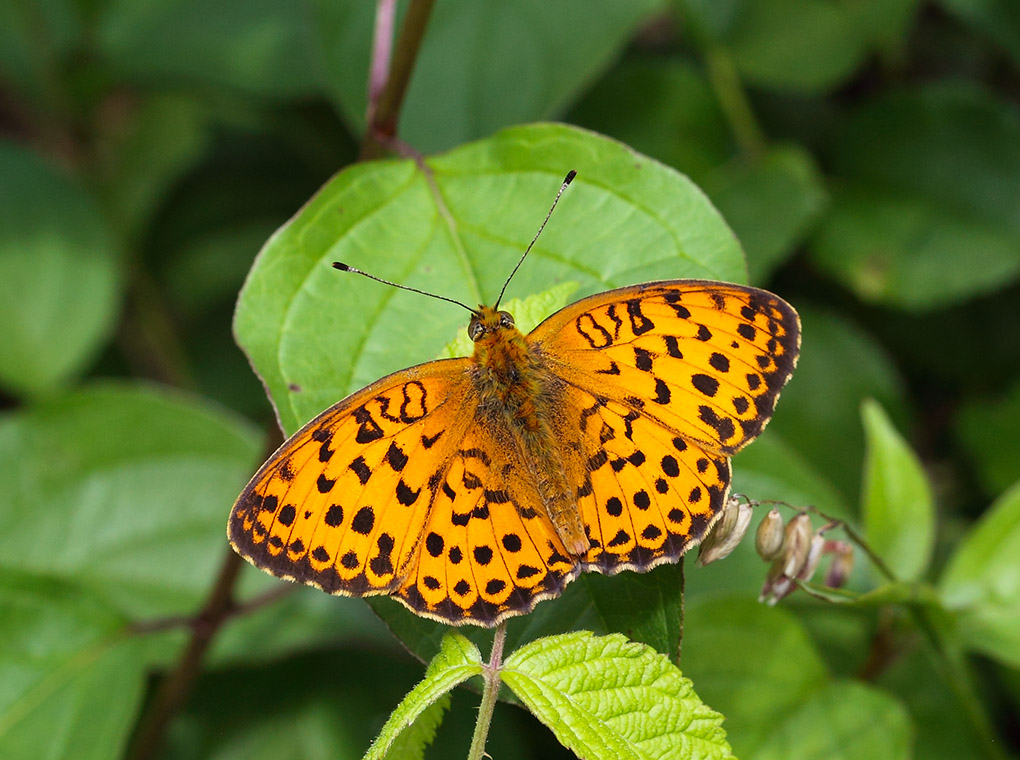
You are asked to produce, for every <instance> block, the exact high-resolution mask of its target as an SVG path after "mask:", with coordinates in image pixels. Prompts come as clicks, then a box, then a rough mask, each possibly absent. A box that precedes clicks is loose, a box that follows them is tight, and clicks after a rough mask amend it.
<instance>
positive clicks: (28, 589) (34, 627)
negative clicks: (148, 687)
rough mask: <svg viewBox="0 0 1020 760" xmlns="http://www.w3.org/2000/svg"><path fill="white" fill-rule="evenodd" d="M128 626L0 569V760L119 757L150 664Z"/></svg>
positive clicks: (56, 587) (55, 586)
mask: <svg viewBox="0 0 1020 760" xmlns="http://www.w3.org/2000/svg"><path fill="white" fill-rule="evenodd" d="M125 624H126V621H125V620H124V618H123V617H122V616H121V615H120V614H119V613H118V612H116V611H115V610H114V609H113V608H111V607H110V605H108V604H107V603H105V602H104V601H103V600H102V599H101V598H99V597H98V596H97V595H95V594H92V593H88V592H85V591H84V590H83V589H81V588H78V587H76V586H74V585H71V584H65V583H63V582H59V581H55V580H51V579H42V578H33V577H31V576H28V575H24V574H21V573H12V572H10V571H9V570H2V569H0V683H2V684H3V687H2V689H0V757H3V758H5V760H21V759H22V758H24V760H30V759H31V760H36V759H37V758H53V759H54V760H56V759H57V758H64V757H74V758H82V760H91V759H93V758H94V759H95V760H105V759H106V758H110V757H120V756H121V754H122V752H123V750H124V747H125V744H126V742H127V738H128V736H129V733H130V730H131V727H132V725H133V724H134V720H135V717H136V713H137V711H138V709H139V706H140V704H141V700H142V696H143V693H144V685H145V675H146V674H145V670H146V665H147V658H146V654H145V647H144V645H143V642H142V640H141V639H139V638H133V637H129V636H127V635H126V634H125V630H124V628H125Z"/></svg>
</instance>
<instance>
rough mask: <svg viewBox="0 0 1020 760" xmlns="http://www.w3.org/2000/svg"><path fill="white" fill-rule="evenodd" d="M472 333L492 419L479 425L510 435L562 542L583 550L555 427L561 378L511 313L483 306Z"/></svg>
mask: <svg viewBox="0 0 1020 760" xmlns="http://www.w3.org/2000/svg"><path fill="white" fill-rule="evenodd" d="M468 334H469V335H470V336H471V338H472V340H474V344H475V350H474V356H473V357H472V381H473V383H474V386H475V390H476V392H477V393H478V400H479V403H478V407H477V409H478V411H477V413H478V415H479V416H480V417H483V418H488V419H479V420H478V422H479V424H483V425H485V424H488V425H491V426H493V427H495V428H496V429H502V430H505V431H507V432H509V433H510V435H511V437H512V438H513V441H512V444H511V445H513V446H514V447H515V448H516V449H517V451H518V452H519V454H520V460H521V461H522V462H523V463H524V466H525V467H526V468H527V470H528V475H529V476H530V477H529V480H530V481H531V482H532V483H534V486H535V489H536V491H537V492H538V495H539V497H540V500H541V502H542V504H543V506H544V507H545V510H546V512H547V513H548V515H549V518H550V520H551V521H552V523H553V526H554V527H555V528H556V532H557V534H558V535H559V537H560V539H561V540H562V541H563V545H564V546H565V547H566V548H567V551H569V552H570V553H571V554H575V555H580V554H583V553H584V552H586V551H587V550H588V548H589V546H590V543H589V541H588V538H587V536H586V535H585V533H584V527H583V525H582V524H581V520H580V518H579V516H578V511H577V503H576V502H577V500H576V498H575V494H574V490H575V489H574V488H573V487H572V486H571V485H570V482H569V480H568V478H567V475H566V466H565V463H564V458H563V452H562V450H561V449H560V445H559V442H558V440H557V438H556V436H555V435H554V433H553V425H552V421H553V416H554V415H556V414H557V406H558V403H559V399H558V393H557V390H558V389H559V388H560V387H561V386H562V381H561V380H559V378H557V377H555V376H554V375H553V374H552V373H551V372H549V370H548V368H547V366H546V363H545V362H544V361H543V360H542V355H541V351H540V349H539V347H538V346H537V345H536V344H534V343H531V342H529V341H528V340H527V338H525V336H524V335H522V334H521V332H520V330H518V329H517V327H516V326H515V325H514V321H513V317H512V316H511V315H510V314H509V313H508V312H505V311H496V310H495V309H493V308H491V307H487V306H479V307H478V316H477V317H475V318H474V319H472V320H471V324H470V325H469V326H468ZM493 418H497V419H495V420H494V419H493ZM494 422H495V423H496V424H495V425H493V423H494ZM522 474H523V473H522Z"/></svg>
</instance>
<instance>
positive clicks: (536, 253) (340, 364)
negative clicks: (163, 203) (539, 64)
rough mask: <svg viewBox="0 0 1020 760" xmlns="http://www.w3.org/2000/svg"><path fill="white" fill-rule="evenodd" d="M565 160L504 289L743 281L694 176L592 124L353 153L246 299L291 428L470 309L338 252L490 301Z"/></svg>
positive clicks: (240, 327)
mask: <svg viewBox="0 0 1020 760" xmlns="http://www.w3.org/2000/svg"><path fill="white" fill-rule="evenodd" d="M570 169H576V170H577V172H578V176H577V179H575V180H574V182H573V184H572V185H571V186H570V187H569V188H568V189H567V192H566V193H564V195H563V198H562V200H561V202H560V205H559V207H558V208H557V210H556V213H555V214H553V217H552V219H551V220H550V221H549V224H548V226H547V227H546V229H545V231H544V232H543V233H542V236H541V237H540V238H539V239H538V242H537V243H536V244H535V247H534V249H533V250H532V252H531V254H530V255H529V257H528V259H527V260H526V261H525V262H524V264H523V265H522V266H521V268H520V270H519V271H518V273H517V275H516V276H515V278H514V280H513V281H512V282H511V283H510V287H509V289H508V295H511V296H512V295H520V294H528V293H533V292H536V291H539V290H546V289H548V288H549V287H550V285H552V284H555V283H559V282H564V281H573V282H578V283H580V289H579V295H587V294H589V293H593V292H597V291H600V290H606V289H608V288H613V287H619V286H623V285H629V284H632V283H635V282H642V281H645V280H653V279H663V278H677V277H704V278H710V279H722V280H731V281H734V280H735V281H742V280H744V279H745V277H746V274H745V270H744V263H743V258H742V254H741V251H740V247H739V244H738V243H737V241H736V239H735V238H734V237H733V233H732V232H731V231H730V230H729V229H728V228H727V227H726V224H725V223H724V222H723V220H722V218H721V217H720V216H719V214H718V213H717V212H716V211H715V209H714V208H713V207H712V206H711V204H710V203H709V202H708V200H707V199H706V198H705V196H704V194H702V192H701V191H700V190H698V189H697V187H695V186H694V185H693V184H692V183H691V182H690V181H689V180H688V179H687V178H686V177H684V176H683V175H681V174H679V173H677V172H675V171H673V170H672V169H669V168H667V167H665V166H663V165H661V164H659V163H657V162H655V161H652V160H651V159H648V158H646V157H644V156H641V155H639V154H637V153H634V152H633V151H632V150H630V149H629V148H627V147H626V146H624V145H621V144H620V143H617V142H614V141H612V140H609V139H607V138H604V137H600V136H598V135H595V134H592V133H590V132H585V131H583V130H579V129H575V128H571V127H567V126H563V125H556V124H538V125H530V126H524V127H517V128H514V129H508V130H505V131H503V132H500V133H499V134H497V135H495V136H494V137H492V138H489V139H487V140H482V141H479V142H476V143H471V144H469V145H464V146H462V147H460V148H457V149H456V150H453V151H451V152H449V153H446V154H443V155H440V156H436V157H434V158H429V159H426V160H425V162H424V163H423V164H418V163H415V161H413V160H410V159H407V160H389V161H379V162H373V163H366V164H359V165H356V166H353V167H351V168H349V169H346V170H344V171H342V172H341V173H340V174H338V175H337V176H336V177H334V178H333V179H332V180H331V181H330V182H329V183H328V184H327V185H326V186H325V187H323V188H322V190H321V191H320V192H319V193H318V194H317V195H316V196H315V197H314V198H313V199H312V200H311V201H309V203H308V204H307V205H306V206H305V207H304V208H303V209H302V210H301V211H300V212H299V213H298V214H297V215H296V216H295V217H294V218H293V219H292V220H291V221H290V222H289V223H288V224H286V225H285V226H284V227H282V228H281V229H280V230H278V231H277V232H276V234H274V235H273V237H272V238H270V240H269V242H268V243H266V246H265V247H264V248H263V250H262V252H261V253H260V254H259V257H258V260H257V261H256V264H255V266H254V268H253V269H252V271H251V274H250V275H249V277H248V281H247V282H246V284H245V287H244V289H243V291H242V293H241V297H240V300H239V302H238V307H237V313H236V317H235V322H234V329H235V333H236V335H237V338H238V342H239V343H240V344H241V345H242V347H243V348H244V349H245V351H246V353H247V354H248V356H249V358H250V359H251V362H252V365H253V366H254V367H255V369H256V371H257V372H258V373H259V375H260V376H261V378H262V380H263V382H264V383H265V385H266V387H267V389H268V391H269V394H270V396H271V398H272V400H273V402H274V404H275V406H276V409H277V413H278V416H279V419H280V422H281V424H282V426H283V428H284V430H286V431H288V432H293V431H294V430H296V429H297V428H298V427H300V425H301V424H303V423H304V422H305V421H307V420H308V419H310V418H311V417H312V416H313V415H315V414H316V413H318V412H320V411H321V410H322V409H324V408H325V407H327V406H329V405H330V404H332V403H335V402H336V401H338V400H339V399H341V398H343V397H344V396H345V395H347V394H348V393H350V392H351V391H354V390H356V389H358V388H359V387H362V386H364V385H367V384H368V383H370V382H372V381H374V380H376V379H378V378H379V377H380V376H382V375H385V374H386V373H388V372H393V371H395V370H398V369H401V368H403V367H406V366H409V365H411V364H414V363H416V362H422V361H426V360H428V359H431V358H432V357H434V356H436V355H437V353H438V352H439V351H440V350H441V348H442V346H443V345H445V344H446V343H447V342H448V341H449V340H450V338H451V337H453V336H454V335H456V334H457V333H458V332H459V331H461V330H462V329H463V326H464V325H465V324H466V322H467V319H466V315H465V314H464V313H463V311H461V310H458V309H457V308H456V307H455V306H452V305H449V304H442V303H437V302H433V301H430V300H428V299H426V298H424V297H423V296H420V295H417V294H414V293H407V292H403V291H397V290H395V289H393V288H388V287H386V286H384V285H380V284H378V283H373V282H370V281H368V280H365V279H364V278H360V277H358V276H357V275H354V274H349V273H340V272H337V271H335V270H334V269H332V268H331V266H330V264H331V262H333V261H336V260H340V261H344V262H346V263H349V264H351V265H352V266H356V267H357V268H359V269H363V270H366V271H369V272H371V273H372V274H374V275H377V276H380V277H384V278H386V279H389V280H394V281H397V282H400V283H402V284H406V285H410V286H413V287H417V288H420V289H423V290H428V291H431V292H434V293H438V294H440V295H443V296H447V297H451V298H456V299H458V300H461V301H463V302H465V303H466V304H467V305H469V306H473V305H474V304H476V303H479V302H486V303H491V302H493V301H495V298H496V296H497V295H498V293H499V291H500V288H502V286H503V282H504V280H505V279H506V277H507V275H508V274H509V273H510V271H511V270H512V269H513V267H514V265H515V264H516V263H517V260H518V259H519V258H520V255H521V253H522V252H523V251H524V249H525V248H526V247H527V245H528V243H529V242H530V241H531V239H532V238H533V237H534V235H535V233H536V232H537V230H538V226H539V224H540V223H541V221H542V219H543V217H544V215H545V212H546V210H547V209H548V205H549V203H550V201H551V200H552V198H553V196H554V195H555V192H556V190H557V188H558V187H559V183H560V182H561V181H562V178H563V176H564V175H565V174H566V173H567V171H568V170H570Z"/></svg>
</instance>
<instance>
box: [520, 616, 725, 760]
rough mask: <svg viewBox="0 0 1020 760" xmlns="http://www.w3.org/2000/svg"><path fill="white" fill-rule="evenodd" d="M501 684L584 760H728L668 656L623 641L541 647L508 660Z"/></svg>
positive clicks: (569, 640) (721, 735) (568, 639)
mask: <svg viewBox="0 0 1020 760" xmlns="http://www.w3.org/2000/svg"><path fill="white" fill-rule="evenodd" d="M500 676H501V678H502V679H503V681H504V682H505V683H506V684H507V685H508V686H509V687H510V688H511V689H512V690H513V692H514V693H515V694H516V695H517V696H518V697H519V698H520V700H521V701H522V702H524V704H525V705H526V706H527V707H528V709H529V710H531V712H532V713H534V714H535V716H536V717H538V719H539V720H540V721H542V722H543V723H544V724H545V725H547V726H548V727H549V728H550V729H551V730H552V732H553V733H554V734H555V735H556V738H557V739H559V741H560V743H562V744H563V745H564V746H565V747H567V748H568V749H570V750H571V751H573V752H574V753H576V754H577V755H578V756H579V757H582V758H585V760H602V759H603V758H605V759H606V760H610V759H611V760H645V759H646V758H647V759H648V760H653V759H654V760H658V758H663V757H669V758H676V760H692V759H693V758H699V760H700V759H702V758H728V757H732V756H733V754H732V752H731V750H730V747H729V744H727V743H726V734H725V732H724V731H723V729H722V726H721V724H722V716H721V715H719V714H718V713H717V712H715V711H713V710H712V709H710V708H709V707H707V706H706V705H705V704H704V703H703V702H702V701H701V699H699V698H698V695H697V694H695V693H694V689H693V687H692V685H691V682H690V681H689V680H688V679H687V678H684V676H683V675H682V674H681V673H680V671H679V670H678V669H677V668H676V666H675V665H673V664H672V663H671V662H670V661H669V660H668V659H667V658H666V657H665V656H663V655H661V654H658V653H657V652H655V651H654V650H652V649H651V648H649V647H647V646H645V645H643V644H638V643H635V642H632V641H628V640H627V639H626V638H625V637H624V636H622V635H620V634H612V635H609V636H594V635H592V634H591V633H589V632H587V631H580V632H576V633H569V634H563V635H560V636H551V637H548V638H544V639H538V640H537V641H533V642H531V643H530V644H528V645H526V646H524V647H522V648H520V649H518V650H517V651H516V652H514V653H513V654H512V655H510V657H508V658H507V659H506V662H505V663H504V666H503V669H502V671H501V672H500Z"/></svg>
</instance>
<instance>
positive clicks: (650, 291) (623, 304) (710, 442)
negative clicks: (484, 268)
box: [528, 280, 800, 455]
mask: <svg viewBox="0 0 1020 760" xmlns="http://www.w3.org/2000/svg"><path fill="white" fill-rule="evenodd" d="M528 340H529V341H530V342H532V343H534V344H535V345H536V346H537V347H538V348H539V349H540V350H541V352H542V354H543V356H544V357H546V360H547V361H548V363H549V367H550V369H551V370H552V371H553V372H554V373H555V374H557V375H558V376H559V377H561V378H562V379H563V380H565V381H566V382H567V383H569V384H571V385H574V386H576V387H578V388H581V389H584V390H586V391H588V392H590V393H593V394H595V395H596V396H598V397H605V398H610V399H612V400H614V401H617V402H619V403H620V404H622V405H624V406H626V407H628V408H630V409H633V410H636V411H640V412H641V413H642V414H643V416H645V417H648V418H649V419H652V420H655V421H657V422H659V423H660V424H661V425H662V426H664V427H665V428H667V429H669V430H672V431H674V432H676V433H677V434H679V435H682V436H683V437H684V438H686V439H687V440H689V441H691V442H695V443H698V444H699V445H701V446H703V447H704V448H706V449H708V450H711V451H719V452H722V453H724V454H727V455H732V454H734V453H736V452H737V451H739V450H740V449H741V448H742V447H743V446H745V445H746V444H747V443H749V442H750V441H752V440H753V439H754V438H755V437H756V436H757V435H758V434H759V433H760V432H761V431H762V429H763V428H764V427H765V425H766V424H767V423H768V421H769V419H770V418H771V417H772V412H773V410H774V408H775V404H776V400H777V399H778V397H779V393H780V391H781V390H782V388H783V386H784V385H785V384H786V381H787V380H788V379H789V377H790V375H791V374H792V372H793V368H794V366H795V364H796V361H797V355H798V352H799V349H800V320H799V318H798V317H797V312H796V311H794V310H793V308H792V307H791V306H790V305H789V304H788V303H786V301H784V300H783V299H781V298H779V297H778V296H776V295H773V294H772V293H768V292H767V291H764V290H759V289H757V288H751V287H746V286H742V285H733V284H730V283H719V282H708V281H702V280H673V281H664V282H651V283H645V284H642V285H634V286H631V287H627V288H620V289H618V290H611V291H608V292H606V293H600V294H598V295H594V296H590V297H588V298H585V299H582V300H580V301H578V302H576V303H574V304H571V305H570V306H568V307H566V308H565V309H562V310H560V311H558V312H556V313H555V314H553V315H552V316H551V317H549V318H548V319H546V320H545V321H544V322H543V323H542V324H540V325H539V326H538V327H536V328H535V329H534V330H533V331H532V332H531V334H530V335H529V336H528Z"/></svg>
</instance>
